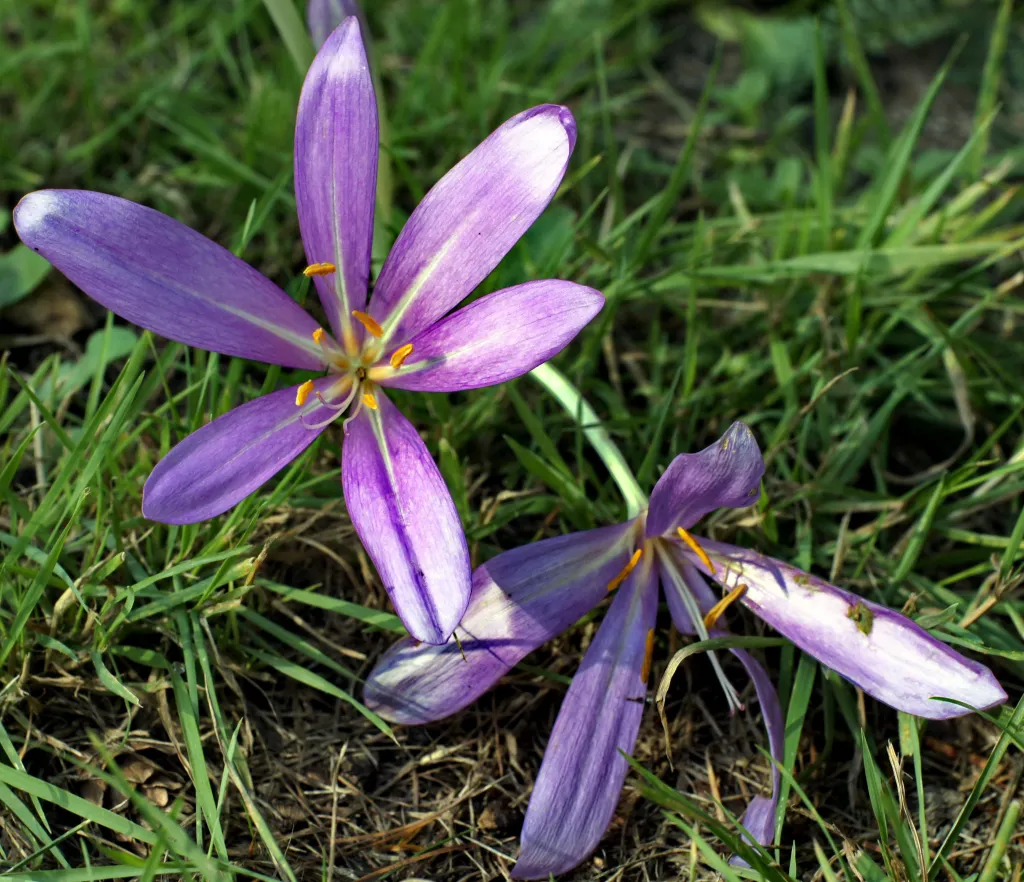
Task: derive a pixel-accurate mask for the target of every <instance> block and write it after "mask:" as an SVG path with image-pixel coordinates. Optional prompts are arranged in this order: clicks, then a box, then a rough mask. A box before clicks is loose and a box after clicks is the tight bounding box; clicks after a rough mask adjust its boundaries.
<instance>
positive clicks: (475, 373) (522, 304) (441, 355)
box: [381, 279, 604, 392]
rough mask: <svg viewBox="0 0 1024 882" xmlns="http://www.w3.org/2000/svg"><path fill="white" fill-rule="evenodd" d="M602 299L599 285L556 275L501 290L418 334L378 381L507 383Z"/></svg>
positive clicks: (417, 385) (419, 385) (438, 388)
mask: <svg viewBox="0 0 1024 882" xmlns="http://www.w3.org/2000/svg"><path fill="white" fill-rule="evenodd" d="M602 306H604V296H603V295H602V294H601V293H600V292H598V291H595V290H594V289H593V288H585V287H583V286H582V285H577V284H575V283H573V282H562V281H559V280H557V279H546V280H544V281H539V282H527V283H526V284H523V285H516V286H515V287H513V288H505V289H504V290H503V291H496V292H495V293H494V294H489V295H488V296H487V297H482V298H480V299H479V300H477V301H475V302H473V303H471V304H470V305H469V306H466V307H464V308H463V309H460V310H459V311H458V312H455V313H452V314H451V315H450V316H448V317H447V318H444V319H441V321H439V322H436V323H435V324H433V325H431V326H430V327H429V328H427V329H426V330H425V331H422V332H421V333H419V334H418V335H417V336H415V337H414V338H413V339H412V340H411V341H410V342H411V343H412V347H413V348H412V354H411V355H410V356H409V357H408V358H407V359H406V361H405V363H404V364H403V365H402V366H401V368H399V369H398V372H397V373H396V374H395V376H394V377H393V378H389V379H386V380H381V383H382V384H383V385H385V386H395V387H396V388H399V389H418V390H421V391H425V392H457V391H460V390H462V389H479V388H480V387H481V386H493V385H495V384H497V383H503V382H505V381H506V380H511V379H514V378H515V377H520V376H522V375H523V374H525V373H526V372H527V371H531V370H533V369H534V368H535V367H537V365H539V364H543V363H544V362H545V361H547V360H548V359H549V358H552V357H553V356H555V355H557V354H558V353H559V352H561V351H562V349H563V348H564V347H565V346H566V345H567V344H568V343H569V341H570V340H572V338H573V337H575V336H576V335H577V334H578V333H579V332H580V331H581V330H582V329H583V328H584V326H585V325H586V324H587V323H588V322H589V321H590V320H591V319H592V318H593V317H594V316H595V315H597V314H598V313H599V312H600V311H601V307H602Z"/></svg>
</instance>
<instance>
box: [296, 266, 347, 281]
mask: <svg viewBox="0 0 1024 882" xmlns="http://www.w3.org/2000/svg"><path fill="white" fill-rule="evenodd" d="M337 270H338V268H337V267H336V266H335V265H334V264H333V263H311V264H310V265H309V266H307V267H306V268H305V269H304V270H303V271H302V275H304V276H305V277H306V278H307V279H308V278H309V277H310V276H329V275H330V274H331V273H333V272H337Z"/></svg>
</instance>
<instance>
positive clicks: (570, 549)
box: [363, 524, 632, 724]
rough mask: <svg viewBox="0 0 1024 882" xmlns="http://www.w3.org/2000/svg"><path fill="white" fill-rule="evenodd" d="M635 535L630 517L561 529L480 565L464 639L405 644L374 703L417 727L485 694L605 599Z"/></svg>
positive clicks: (392, 652)
mask: <svg viewBox="0 0 1024 882" xmlns="http://www.w3.org/2000/svg"><path fill="white" fill-rule="evenodd" d="M631 532H632V525H631V524H619V525H616V526H614V527H601V528H599V529H597V530H587V531H585V532H583V533H571V534H569V535H567V536H556V537H554V538H553V539H544V540H542V541H540V542H535V543H533V544H532V545H524V546H522V547H521V548H515V549H513V550H511V551H506V552H504V553H503V554H499V555H498V556H497V557H495V558H493V559H491V560H489V561H488V562H487V563H486V564H484V565H483V566H482V567H478V568H477V570H476V572H474V573H473V594H472V598H471V599H470V602H469V606H468V608H467V609H466V614H465V615H464V616H463V617H462V621H461V622H460V623H459V627H458V628H456V629H455V636H456V637H457V638H458V641H459V642H458V643H456V641H455V640H454V639H452V640H450V641H449V642H448V643H446V644H444V645H443V646H431V645H430V644H427V643H417V642H416V641H415V640H412V639H410V638H406V639H404V640H400V641H398V643H396V644H395V645H394V646H392V647H391V649H389V650H388V651H387V652H386V653H384V655H383V656H382V657H381V659H380V661H378V662H377V664H376V666H375V667H374V669H373V671H372V672H371V673H370V676H369V677H368V678H367V680H366V687H365V690H364V695H363V700H364V702H365V704H366V705H367V707H369V708H370V709H372V710H374V711H376V712H377V713H378V714H380V715H381V716H382V717H384V719H386V720H390V721H391V722H393V723H410V724H416V723H428V722H432V721H433V720H439V719H441V718H442V717H446V716H448V715H449V714H453V713H455V712H456V711H459V710H462V708H464V707H466V706H467V705H468V704H470V703H471V702H473V701H476V699H477V698H479V697H480V696H481V695H483V694H484V693H485V692H486V691H487V690H488V689H490V688H491V687H492V686H493V685H494V684H495V683H497V682H498V680H500V679H501V678H502V677H503V676H504V675H505V674H506V673H507V672H508V671H509V670H510V669H511V668H512V667H513V666H514V665H516V664H517V663H518V662H519V661H520V660H521V659H522V658H523V657H524V656H526V655H527V654H528V653H530V652H533V650H535V649H536V648H537V647H539V646H541V645H542V644H544V643H546V642H547V641H548V640H550V639H551V638H552V637H555V636H556V635H557V634H560V633H561V632H562V631H564V630H565V629H566V628H568V627H569V626H570V625H571V624H572V623H573V622H575V621H576V620H577V619H579V618H580V617H581V616H583V615H584V614H586V613H587V612H589V611H590V610H591V609H593V608H594V607H595V606H597V604H598V603H600V602H601V601H602V600H603V599H604V597H605V596H606V594H607V585H608V583H609V582H610V581H611V580H612V579H613V578H615V576H616V575H617V574H618V573H619V572H620V571H621V570H622V568H623V567H624V566H625V564H626V561H627V560H628V558H629V548H630V547H631V546H630V545H629V543H630V535H631ZM459 644H461V651H460V648H459ZM463 653H465V658H463Z"/></svg>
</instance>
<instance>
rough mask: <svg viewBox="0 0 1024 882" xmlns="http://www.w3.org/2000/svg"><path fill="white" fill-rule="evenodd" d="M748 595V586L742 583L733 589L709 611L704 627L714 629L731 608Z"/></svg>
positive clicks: (705, 617)
mask: <svg viewBox="0 0 1024 882" xmlns="http://www.w3.org/2000/svg"><path fill="white" fill-rule="evenodd" d="M746 593H747V586H746V585H744V584H743V583H742V582H741V583H740V584H739V585H737V586H736V587H735V588H733V589H732V591H730V592H729V593H728V594H726V595H725V597H723V598H722V599H721V600H720V601H718V603H716V604H715V605H714V606H713V607H711V609H709V610H708V613H707V615H706V616H704V627H705V628H713V627H714V626H715V622H717V621H718V620H719V619H720V618H721V617H722V613H724V612H725V611H726V610H727V609H728V608H729V607H730V606H732V605H733V604H734V603H735V602H736V601H737V600H739V599H740V598H741V597H742V596H743V595H744V594H746Z"/></svg>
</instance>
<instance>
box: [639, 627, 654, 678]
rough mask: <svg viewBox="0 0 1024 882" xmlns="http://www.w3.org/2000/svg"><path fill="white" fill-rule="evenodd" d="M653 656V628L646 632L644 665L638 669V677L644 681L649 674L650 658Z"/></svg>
mask: <svg viewBox="0 0 1024 882" xmlns="http://www.w3.org/2000/svg"><path fill="white" fill-rule="evenodd" d="M653 658H654V628H651V629H650V630H649V631H648V632H647V643H646V645H645V646H644V666H643V667H642V668H641V669H640V679H641V681H643V682H644V683H646V682H647V680H648V678H649V677H650V676H651V660H652V659H653Z"/></svg>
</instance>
